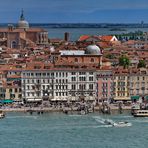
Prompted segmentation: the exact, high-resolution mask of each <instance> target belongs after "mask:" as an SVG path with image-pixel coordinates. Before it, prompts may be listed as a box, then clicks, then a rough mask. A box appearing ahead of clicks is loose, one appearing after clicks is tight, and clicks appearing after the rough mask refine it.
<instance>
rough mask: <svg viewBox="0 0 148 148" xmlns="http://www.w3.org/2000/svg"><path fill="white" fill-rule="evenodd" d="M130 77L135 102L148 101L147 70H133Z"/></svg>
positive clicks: (132, 96) (131, 94) (131, 92)
mask: <svg viewBox="0 0 148 148" xmlns="http://www.w3.org/2000/svg"><path fill="white" fill-rule="evenodd" d="M129 74H130V76H129V86H130V87H129V88H130V96H131V99H132V100H133V101H134V99H135V100H139V99H148V71H147V69H146V68H140V69H132V70H131V71H130V73H129Z"/></svg>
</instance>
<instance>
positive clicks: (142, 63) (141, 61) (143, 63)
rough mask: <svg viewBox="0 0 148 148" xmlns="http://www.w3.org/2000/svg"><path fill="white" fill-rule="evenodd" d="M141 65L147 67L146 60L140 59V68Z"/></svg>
mask: <svg viewBox="0 0 148 148" xmlns="http://www.w3.org/2000/svg"><path fill="white" fill-rule="evenodd" d="M141 67H146V64H145V61H144V60H140V61H139V63H138V68H141Z"/></svg>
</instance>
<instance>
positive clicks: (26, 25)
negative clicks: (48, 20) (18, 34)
mask: <svg viewBox="0 0 148 148" xmlns="http://www.w3.org/2000/svg"><path fill="white" fill-rule="evenodd" d="M18 27H19V28H22V29H27V28H29V23H28V22H27V21H25V20H20V21H19V22H18Z"/></svg>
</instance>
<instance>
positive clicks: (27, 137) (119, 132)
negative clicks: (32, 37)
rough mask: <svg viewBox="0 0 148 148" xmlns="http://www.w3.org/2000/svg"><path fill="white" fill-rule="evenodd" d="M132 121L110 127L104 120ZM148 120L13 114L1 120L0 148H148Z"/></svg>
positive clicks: (60, 114)
mask: <svg viewBox="0 0 148 148" xmlns="http://www.w3.org/2000/svg"><path fill="white" fill-rule="evenodd" d="M102 118H103V119H104V118H106V119H111V120H113V121H128V122H131V123H132V126H131V127H122V128H117V127H109V126H107V125H104V124H102V123H101V120H100V119H102ZM147 143H148V118H134V117H132V116H129V115H111V116H101V115H99V114H90V115H83V116H80V115H64V114H62V113H50V114H44V115H36V114H33V115H29V114H23V113H9V114H7V116H6V118H5V119H2V120H0V148H147Z"/></svg>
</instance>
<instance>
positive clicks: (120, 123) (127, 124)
mask: <svg viewBox="0 0 148 148" xmlns="http://www.w3.org/2000/svg"><path fill="white" fill-rule="evenodd" d="M113 126H114V127H126V126H132V124H131V123H129V122H118V123H114V124H113Z"/></svg>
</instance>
